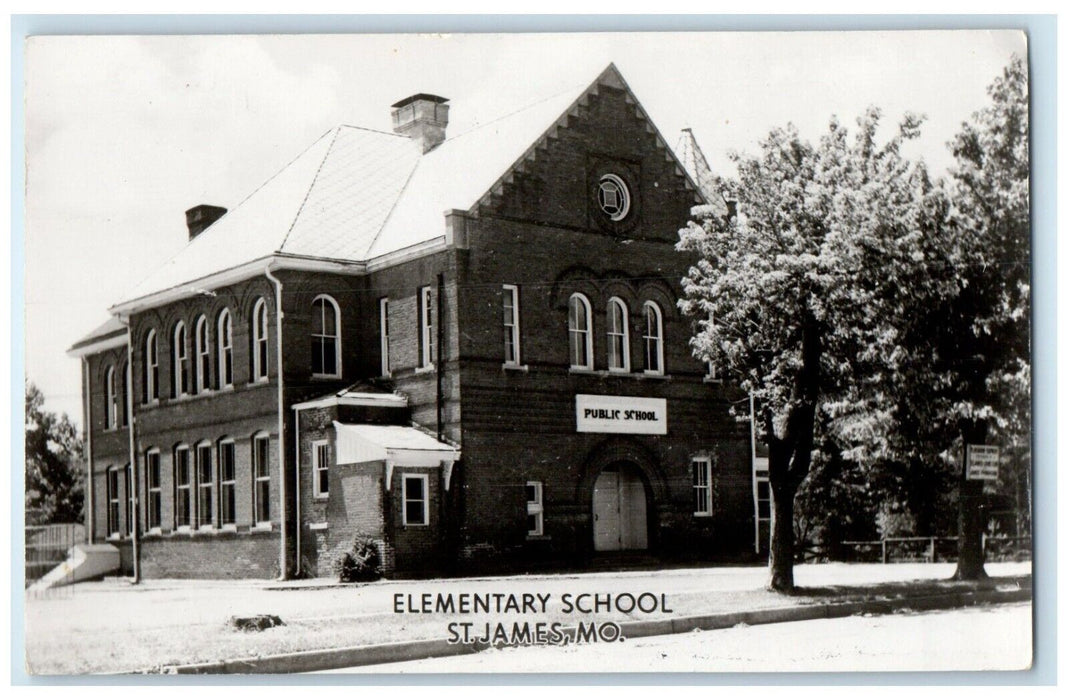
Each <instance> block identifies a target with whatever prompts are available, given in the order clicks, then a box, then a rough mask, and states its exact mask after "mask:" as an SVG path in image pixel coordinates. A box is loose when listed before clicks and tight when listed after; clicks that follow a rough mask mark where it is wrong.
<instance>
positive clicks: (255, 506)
mask: <svg viewBox="0 0 1068 700" xmlns="http://www.w3.org/2000/svg"><path fill="white" fill-rule="evenodd" d="M260 443H265V445H266V447H265V449H264V450H263V456H262V462H263V463H262V464H261V463H260V451H259V446H260ZM251 461H252V522H254V523H255V524H256V526H257V527H269V526H270V524H271V436H270V435H269V434H267V433H266V432H260V433H256V434H255V435H253V436H252V460H251ZM264 483H266V484H267V493H266V500H264V496H263V495H262V494H261V493H260V486H261V485H262V484H264ZM264 504H265V505H266V508H267V519H266V520H261V519H260V507H261V506H262V505H264Z"/></svg>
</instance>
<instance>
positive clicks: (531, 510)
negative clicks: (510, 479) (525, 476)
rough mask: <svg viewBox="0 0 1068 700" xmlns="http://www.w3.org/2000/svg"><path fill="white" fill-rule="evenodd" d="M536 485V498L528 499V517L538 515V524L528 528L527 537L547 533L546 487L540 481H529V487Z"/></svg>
mask: <svg viewBox="0 0 1068 700" xmlns="http://www.w3.org/2000/svg"><path fill="white" fill-rule="evenodd" d="M531 486H533V487H534V500H533V501H532V500H530V499H529V498H528V499H527V517H530V516H531V515H533V516H536V517H537V519H538V520H537V522H538V526H537V527H536V528H534V529H533V530H529V529H528V530H527V537H541V536H542V535H544V534H545V488H544V486H543V485H542V483H541V482H540V481H528V482H527V487H528V488H529V487H531Z"/></svg>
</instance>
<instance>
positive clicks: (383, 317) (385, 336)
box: [378, 297, 393, 377]
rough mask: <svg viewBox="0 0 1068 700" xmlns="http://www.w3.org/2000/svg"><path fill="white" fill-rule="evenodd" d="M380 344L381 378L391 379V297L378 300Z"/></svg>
mask: <svg viewBox="0 0 1068 700" xmlns="http://www.w3.org/2000/svg"><path fill="white" fill-rule="evenodd" d="M378 342H379V352H380V357H381V358H382V359H381V372H382V374H381V376H383V377H390V376H392V375H393V373H392V372H391V371H390V367H389V297H382V298H381V299H379V300H378Z"/></svg>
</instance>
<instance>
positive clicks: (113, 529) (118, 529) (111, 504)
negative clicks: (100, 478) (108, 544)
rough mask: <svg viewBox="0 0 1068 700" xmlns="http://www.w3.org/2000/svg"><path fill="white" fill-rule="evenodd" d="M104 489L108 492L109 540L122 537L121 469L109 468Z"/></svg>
mask: <svg viewBox="0 0 1068 700" xmlns="http://www.w3.org/2000/svg"><path fill="white" fill-rule="evenodd" d="M104 488H105V490H106V491H107V499H108V517H107V523H106V525H107V530H108V539H117V538H120V537H122V523H121V520H122V506H121V504H122V499H121V498H119V467H108V469H107V471H106V477H105V484H104Z"/></svg>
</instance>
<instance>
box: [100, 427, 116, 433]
mask: <svg viewBox="0 0 1068 700" xmlns="http://www.w3.org/2000/svg"><path fill="white" fill-rule="evenodd" d="M100 432H102V433H117V432H119V429H118V428H104V429H103V430H101V431H100Z"/></svg>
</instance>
